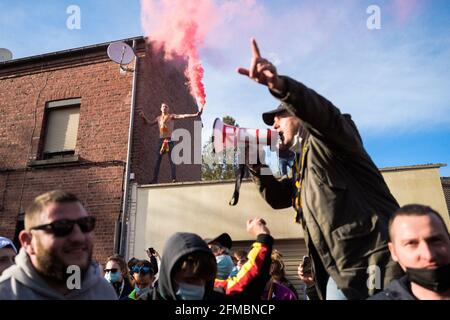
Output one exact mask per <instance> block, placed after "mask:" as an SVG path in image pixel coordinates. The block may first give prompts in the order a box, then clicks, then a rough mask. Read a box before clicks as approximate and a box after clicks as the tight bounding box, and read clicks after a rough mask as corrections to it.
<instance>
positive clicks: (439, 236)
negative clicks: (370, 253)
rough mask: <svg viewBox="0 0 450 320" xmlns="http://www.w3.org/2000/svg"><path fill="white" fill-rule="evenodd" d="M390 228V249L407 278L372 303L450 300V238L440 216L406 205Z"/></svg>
mask: <svg viewBox="0 0 450 320" xmlns="http://www.w3.org/2000/svg"><path fill="white" fill-rule="evenodd" d="M389 225H390V227H389V233H390V236H391V241H390V242H389V250H390V251H391V255H392V258H393V259H394V261H396V262H398V264H399V265H400V266H401V268H402V269H403V270H404V271H405V272H406V275H405V276H403V277H402V278H400V279H398V280H397V279H396V280H393V281H392V282H391V283H390V285H389V287H388V288H386V290H384V291H383V292H380V293H378V294H376V295H375V296H373V297H371V298H370V300H450V235H449V233H448V231H447V227H446V225H445V222H444V220H443V219H442V217H441V216H440V215H439V213H437V212H436V211H434V210H433V209H432V208H430V207H427V206H423V205H407V206H404V207H402V208H400V209H399V210H398V211H397V212H396V213H395V214H394V216H393V217H392V219H391V221H390V223H389Z"/></svg>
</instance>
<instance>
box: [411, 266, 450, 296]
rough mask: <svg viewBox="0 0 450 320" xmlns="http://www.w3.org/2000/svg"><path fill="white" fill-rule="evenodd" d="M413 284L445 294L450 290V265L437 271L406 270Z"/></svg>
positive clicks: (436, 269)
mask: <svg viewBox="0 0 450 320" xmlns="http://www.w3.org/2000/svg"><path fill="white" fill-rule="evenodd" d="M406 274H407V275H408V278H409V280H410V281H411V282H414V283H417V284H418V285H419V286H421V287H424V288H426V289H428V290H431V291H434V292H437V293H443V292H446V291H448V290H450V264H447V265H444V266H440V267H438V268H435V269H415V268H406Z"/></svg>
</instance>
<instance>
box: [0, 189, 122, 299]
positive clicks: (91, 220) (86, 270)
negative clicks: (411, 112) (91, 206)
mask: <svg viewBox="0 0 450 320" xmlns="http://www.w3.org/2000/svg"><path fill="white" fill-rule="evenodd" d="M94 227H95V217H93V216H91V215H89V214H88V212H87V211H86V210H85V209H84V207H83V205H82V204H81V202H80V201H79V200H78V198H77V197H76V196H75V195H73V194H70V193H66V192H63V191H59V190H56V191H51V192H47V193H44V194H42V195H40V196H38V197H37V198H35V199H34V201H33V203H32V204H31V206H30V207H29V208H28V209H27V210H26V211H25V230H23V231H21V232H20V234H19V240H20V243H21V245H22V248H21V249H20V252H19V254H18V255H17V257H16V265H15V266H13V267H11V268H9V269H7V270H6V271H5V272H4V273H3V275H2V277H1V278H0V300H87V299H89V300H117V296H116V293H115V292H114V289H113V288H112V287H111V285H110V284H109V283H108V282H107V281H106V280H105V279H104V278H103V277H101V275H100V273H99V271H98V268H97V267H96V265H95V264H94V263H92V248H93V230H94ZM78 271H79V272H78ZM77 278H78V279H77Z"/></svg>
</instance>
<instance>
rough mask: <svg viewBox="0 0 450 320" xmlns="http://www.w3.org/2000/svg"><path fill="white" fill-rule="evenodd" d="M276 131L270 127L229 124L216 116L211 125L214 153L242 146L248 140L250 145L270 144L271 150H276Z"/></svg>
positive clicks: (277, 137)
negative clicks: (249, 127) (243, 126)
mask: <svg viewBox="0 0 450 320" xmlns="http://www.w3.org/2000/svg"><path fill="white" fill-rule="evenodd" d="M278 139H279V136H278V133H277V132H276V131H275V130H271V129H248V128H239V127H235V126H230V125H228V124H225V123H223V122H222V120H221V119H219V118H217V119H216V120H215V121H214V125H213V146H214V150H213V151H214V153H220V152H223V151H224V150H226V149H234V148H236V147H244V146H245V143H246V142H248V143H249V145H250V146H252V145H253V146H256V147H259V146H270V149H271V150H272V151H275V150H277V148H278V142H279V140H278Z"/></svg>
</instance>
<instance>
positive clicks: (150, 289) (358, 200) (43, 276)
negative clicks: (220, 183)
mask: <svg viewBox="0 0 450 320" xmlns="http://www.w3.org/2000/svg"><path fill="white" fill-rule="evenodd" d="M251 45H252V53H253V57H252V61H251V64H250V68H249V69H246V68H239V69H238V72H239V73H240V74H242V75H244V76H247V77H249V78H250V79H252V80H254V81H256V82H257V83H259V84H262V85H265V86H267V87H268V89H269V92H270V93H271V94H272V95H273V97H275V98H276V99H278V100H280V105H279V106H278V107H277V108H276V109H275V110H272V111H269V112H266V113H263V120H264V122H265V123H266V124H268V125H270V126H273V129H274V130H276V131H277V132H278V134H279V135H280V138H281V141H282V142H281V144H280V150H284V151H285V154H286V156H285V159H286V162H292V160H293V162H294V166H293V168H292V174H291V175H287V174H285V173H286V171H283V175H282V177H281V178H279V179H278V178H275V177H274V176H273V175H272V174H267V172H268V167H267V166H266V165H264V162H263V161H259V162H257V163H247V166H248V168H249V171H250V173H251V175H252V179H253V180H254V182H255V185H256V186H257V188H258V190H259V191H260V193H261V195H262V197H263V198H264V199H265V201H266V202H267V203H268V204H269V205H271V206H272V208H273V209H282V208H288V207H293V208H294V209H295V212H296V219H295V221H296V222H297V223H299V224H300V225H301V226H302V227H303V230H304V236H305V243H306V248H307V250H308V256H307V257H304V259H303V260H302V261H301V263H300V265H299V267H298V277H299V278H300V280H301V281H303V283H304V284H305V285H306V286H307V289H306V292H307V298H308V299H311V300H313V299H321V300H346V299H351V300H357V299H359V300H361V299H372V300H444V299H445V300H449V299H450V235H449V232H448V229H447V226H446V224H445V221H444V220H443V218H442V217H441V216H440V214H439V213H438V212H436V211H435V210H433V209H432V208H430V207H428V206H425V205H419V204H413V205H406V206H402V207H400V206H399V204H398V203H397V201H396V199H395V198H394V197H393V196H392V194H391V192H390V190H389V188H388V186H387V184H386V183H385V181H384V179H383V177H382V175H381V174H380V172H379V170H378V169H377V167H376V166H375V164H374V162H373V161H372V159H371V158H370V156H369V155H368V153H367V152H366V150H365V148H364V146H363V142H362V138H361V136H360V134H359V132H358V130H357V127H356V125H355V123H354V122H353V120H352V119H351V116H350V115H347V114H342V113H341V112H340V110H339V109H338V108H337V107H335V106H334V105H333V104H332V103H331V102H330V101H328V100H327V99H325V98H324V97H323V96H321V95H319V94H317V93H316V92H315V91H313V90H312V89H310V88H308V87H306V86H305V85H304V84H302V83H300V82H298V81H296V80H294V79H292V78H289V77H286V76H279V75H278V73H277V69H276V68H275V66H274V65H273V64H272V63H271V62H269V61H268V60H267V59H264V58H263V57H262V56H261V53H260V51H259V48H258V46H257V43H256V41H255V40H252V44H251ZM161 112H162V115H161V117H162V118H161V119H162V120H161V119H158V118H157V119H155V121H154V123H158V122H160V125H161V127H163V128H165V127H166V125H167V121H168V120H167V119H169V118H170V119H172V120H173V119H177V117H176V116H173V117H172V116H169V114H168V109H167V108H165V107H164V106H163V108H162V110H161ZM198 115H199V114H196V115H184V116H183V117H191V116H192V117H194V116H198ZM142 116H143V117H144V119H146V118H145V115H144V114H142ZM164 119H166V120H167V121H166V120H164ZM146 120H148V119H146ZM169 127H170V126H169ZM169 129H170V128H169ZM169 131H170V130H169ZM169 138H170V137H169V136H168V135H162V136H161V144H160V146H159V147H158V148H161V150H162V149H164V143H170V141H168V140H167V139H169ZM168 150H169V151H170V147H169V149H168ZM161 154H162V153H160V155H161ZM160 158H161V157H159V158H158V159H159V160H158V165H159V162H160ZM250 158H252V157H250ZM263 169H264V170H263ZM269 172H270V171H269ZM155 177H157V170H156V171H155ZM172 177H173V178H174V179H175V175H174V173H173V174H172ZM95 224H96V220H95V217H94V216H92V215H90V214H89V213H88V212H87V211H86V209H85V208H84V206H83V204H82V202H81V201H80V200H79V199H78V198H77V197H76V196H75V195H73V194H70V193H67V192H64V191H58V190H56V191H51V192H47V193H44V194H42V195H40V196H38V197H37V198H35V199H34V201H33V203H32V204H31V206H30V207H29V208H28V209H27V210H26V212H25V229H24V230H23V231H21V232H20V234H19V240H20V244H21V249H20V250H19V252H17V250H16V247H15V246H14V244H13V243H12V242H11V241H10V240H9V239H6V238H0V272H2V275H1V277H0V300H2V299H8V300H15V299H90V300H92V299H104V300H209V301H215V300H228V301H242V300H247V301H255V300H297V299H299V296H298V292H297V291H296V288H295V287H294V286H293V285H292V283H291V282H290V281H288V279H287V277H286V267H285V264H284V262H283V257H282V253H281V252H279V251H277V250H276V249H273V244H274V238H273V237H272V235H271V233H270V230H269V228H268V226H267V224H266V222H265V220H264V219H263V218H254V219H251V220H248V221H247V224H246V229H247V231H248V232H249V233H250V234H251V235H252V236H253V237H254V238H255V241H254V243H253V245H252V246H251V248H249V251H248V252H245V251H235V252H232V251H231V248H232V239H231V237H230V236H229V234H227V233H223V234H221V235H219V236H218V237H217V238H215V239H212V240H211V239H203V238H202V237H201V235H198V234H193V233H187V232H178V233H175V234H174V235H172V236H171V237H169V238H168V239H167V240H166V243H165V247H164V249H163V251H162V256H159V253H158V252H157V251H155V250H154V249H153V248H149V250H148V251H147V255H148V259H147V260H139V259H135V258H133V259H131V260H130V261H128V262H126V261H125V260H124V258H123V257H121V256H118V255H113V256H111V257H109V258H108V260H107V261H106V262H105V264H104V268H103V267H101V266H100V264H99V263H94V262H93V261H92V252H93V251H92V250H93V231H94V229H95ZM224 231H226V230H224ZM16 254H17V255H16ZM14 256H15V259H14V260H13V258H14ZM73 266H76V268H75V269H71V268H70V267H73ZM102 266H103V264H102ZM372 271H373V272H372Z"/></svg>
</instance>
